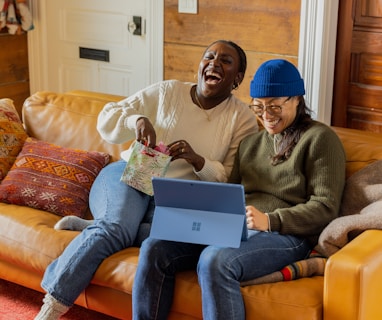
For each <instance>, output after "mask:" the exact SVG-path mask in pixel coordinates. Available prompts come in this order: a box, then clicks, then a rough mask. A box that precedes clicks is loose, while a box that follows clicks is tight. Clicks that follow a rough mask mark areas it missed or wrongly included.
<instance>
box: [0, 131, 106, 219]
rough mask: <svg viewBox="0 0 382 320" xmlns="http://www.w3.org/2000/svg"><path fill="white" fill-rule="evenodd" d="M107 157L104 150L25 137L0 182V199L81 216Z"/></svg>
mask: <svg viewBox="0 0 382 320" xmlns="http://www.w3.org/2000/svg"><path fill="white" fill-rule="evenodd" d="M109 160H110V157H109V155H108V154H107V153H102V152H95V151H83V150H76V149H69V148H63V147H60V146H57V145H54V144H51V143H47V142H44V141H40V140H37V139H34V138H27V139H26V141H25V143H24V146H23V148H22V150H21V152H20V153H19V155H18V156H17V158H16V161H15V163H14V164H13V166H12V168H11V169H10V171H9V173H8V175H7V176H6V177H5V178H4V180H3V181H2V182H1V184H0V201H2V202H5V203H11V204H17V205H21V206H28V207H32V208H36V209H41V210H45V211H49V212H52V213H54V214H57V215H61V216H66V215H76V216H78V217H83V216H84V214H85V213H86V211H87V208H88V201H89V192H90V188H91V186H92V184H93V182H94V180H95V178H96V176H97V175H98V173H99V172H100V171H101V169H102V168H103V167H104V166H105V165H107V164H108V163H109Z"/></svg>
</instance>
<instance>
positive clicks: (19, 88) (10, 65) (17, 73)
mask: <svg viewBox="0 0 382 320" xmlns="http://www.w3.org/2000/svg"><path fill="white" fill-rule="evenodd" d="M0 48H1V50H0V98H10V99H12V100H13V102H14V104H15V107H16V109H17V111H18V112H19V114H20V116H21V108H22V105H23V103H24V100H25V99H26V98H27V97H28V96H29V94H30V92H29V66H28V44H27V34H26V33H24V34H21V35H9V34H5V33H1V34H0Z"/></svg>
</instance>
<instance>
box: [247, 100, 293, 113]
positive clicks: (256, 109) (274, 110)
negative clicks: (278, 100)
mask: <svg viewBox="0 0 382 320" xmlns="http://www.w3.org/2000/svg"><path fill="white" fill-rule="evenodd" d="M290 98H292V97H288V98H287V99H286V100H285V101H284V102H283V103H282V104H280V105H278V106H276V105H269V106H262V105H256V104H251V105H250V106H249V108H250V109H251V110H252V111H253V112H254V113H255V114H256V115H257V116H259V117H261V116H262V115H263V114H264V112H265V111H266V112H268V113H269V114H270V115H272V116H274V115H275V114H280V113H281V111H282V109H283V108H282V107H283V105H284V104H285V103H286V102H288V101H289V100H290Z"/></svg>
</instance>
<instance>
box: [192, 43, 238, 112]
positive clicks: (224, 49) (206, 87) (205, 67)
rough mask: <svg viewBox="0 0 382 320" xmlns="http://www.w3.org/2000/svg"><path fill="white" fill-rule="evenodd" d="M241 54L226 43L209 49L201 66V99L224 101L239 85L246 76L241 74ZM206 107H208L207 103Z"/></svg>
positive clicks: (199, 86) (199, 80)
mask: <svg viewBox="0 0 382 320" xmlns="http://www.w3.org/2000/svg"><path fill="white" fill-rule="evenodd" d="M239 63H240V61H239V54H238V53H237V51H236V49H235V48H233V47H232V46H230V45H229V44H227V43H224V42H216V43H214V44H212V45H211V46H210V47H208V48H207V50H206V51H205V53H204V55H203V57H202V60H201V61H200V64H199V71H198V95H199V96H200V98H201V99H203V100H204V99H208V98H213V99H215V100H216V99H217V100H224V99H225V98H227V97H228V96H229V95H230V93H231V91H232V89H233V87H234V85H235V84H236V85H239V84H240V83H241V81H242V80H243V76H244V74H243V73H242V72H239ZM204 105H206V106H207V105H208V103H207V101H205V103H204Z"/></svg>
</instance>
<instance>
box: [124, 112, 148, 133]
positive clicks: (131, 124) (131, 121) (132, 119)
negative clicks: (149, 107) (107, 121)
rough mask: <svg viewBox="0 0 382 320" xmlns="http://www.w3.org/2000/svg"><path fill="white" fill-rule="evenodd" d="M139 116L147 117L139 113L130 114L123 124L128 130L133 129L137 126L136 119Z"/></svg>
mask: <svg viewBox="0 0 382 320" xmlns="http://www.w3.org/2000/svg"><path fill="white" fill-rule="evenodd" d="M139 118H147V117H146V116H144V115H141V114H134V115H131V116H129V117H127V118H126V119H125V126H126V127H127V128H129V129H130V130H132V129H135V128H136V127H137V120H138V119H139Z"/></svg>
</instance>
